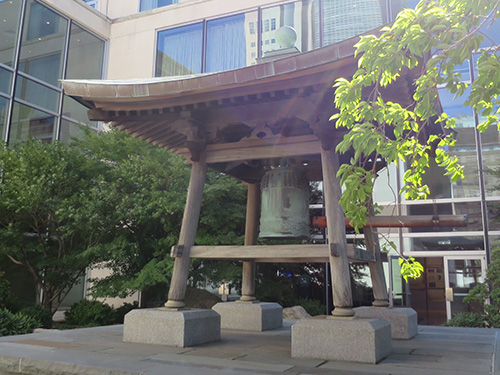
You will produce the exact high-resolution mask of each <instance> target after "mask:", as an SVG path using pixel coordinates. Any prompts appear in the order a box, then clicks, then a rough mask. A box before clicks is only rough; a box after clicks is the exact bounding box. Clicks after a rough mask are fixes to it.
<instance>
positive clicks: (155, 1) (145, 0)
mask: <svg viewBox="0 0 500 375" xmlns="http://www.w3.org/2000/svg"><path fill="white" fill-rule="evenodd" d="M172 4H177V0H141V4H140V7H139V11H140V12H144V11H145V10H150V9H155V8H160V7H164V6H167V5H172Z"/></svg>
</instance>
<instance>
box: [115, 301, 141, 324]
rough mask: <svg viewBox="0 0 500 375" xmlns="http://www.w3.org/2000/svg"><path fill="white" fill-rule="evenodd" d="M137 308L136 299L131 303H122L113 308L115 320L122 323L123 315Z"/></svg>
mask: <svg viewBox="0 0 500 375" xmlns="http://www.w3.org/2000/svg"><path fill="white" fill-rule="evenodd" d="M138 308H139V303H138V302H137V301H134V302H133V303H124V304H123V305H121V306H120V307H118V308H117V309H115V322H116V323H118V324H123V320H124V319H125V315H127V314H128V313H129V312H130V311H132V310H135V309H138Z"/></svg>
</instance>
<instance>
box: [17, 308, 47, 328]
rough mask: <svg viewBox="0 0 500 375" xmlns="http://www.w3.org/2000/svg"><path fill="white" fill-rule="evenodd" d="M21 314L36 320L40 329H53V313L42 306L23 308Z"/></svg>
mask: <svg viewBox="0 0 500 375" xmlns="http://www.w3.org/2000/svg"><path fill="white" fill-rule="evenodd" d="M20 313H22V314H24V315H26V316H29V317H32V318H33V319H35V320H36V321H37V322H38V323H39V324H38V326H39V327H42V328H52V313H51V312H50V311H48V310H46V309H44V308H43V306H41V305H34V306H28V307H23V308H22V309H21V310H20Z"/></svg>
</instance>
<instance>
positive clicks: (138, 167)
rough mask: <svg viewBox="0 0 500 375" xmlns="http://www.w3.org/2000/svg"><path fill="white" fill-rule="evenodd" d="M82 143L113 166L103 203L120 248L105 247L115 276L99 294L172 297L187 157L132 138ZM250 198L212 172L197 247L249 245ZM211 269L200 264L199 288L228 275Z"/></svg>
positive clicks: (114, 135)
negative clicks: (162, 292)
mask: <svg viewBox="0 0 500 375" xmlns="http://www.w3.org/2000/svg"><path fill="white" fill-rule="evenodd" d="M77 144H78V145H79V147H80V148H83V149H84V152H85V154H86V155H88V157H92V156H94V157H96V158H99V159H100V160H101V161H104V162H105V164H106V165H107V166H108V168H107V171H106V181H107V183H106V186H104V187H103V191H105V193H103V194H102V195H101V202H100V204H101V205H102V206H103V207H104V208H103V209H102V211H103V212H107V215H108V220H109V221H110V222H111V223H115V224H114V230H113V239H112V241H110V242H109V243H105V244H103V245H102V246H101V247H100V252H101V254H102V257H103V258H104V259H106V260H107V261H106V262H105V263H103V266H105V267H109V268H110V269H111V270H112V271H113V273H112V274H111V275H110V276H109V277H107V278H104V279H100V280H94V281H95V284H94V286H93V289H92V293H93V295H94V296H96V297H106V296H112V297H115V296H120V297H124V296H126V295H127V294H130V293H131V292H132V291H134V290H141V291H147V290H148V289H151V288H154V286H155V285H162V286H163V287H164V288H165V289H166V290H168V285H169V282H170V274H171V272H172V269H173V259H172V258H170V256H169V253H170V248H171V247H172V246H173V245H176V244H177V241H178V236H179V231H180V224H181V221H182V215H183V212H184V204H185V200H186V193H187V186H188V182H189V170H190V169H189V166H187V165H185V163H184V159H183V158H181V157H180V156H178V155H176V154H173V153H171V152H169V151H166V150H163V149H160V148H158V147H153V146H151V145H148V144H146V143H144V142H143V141H141V140H139V139H135V138H132V137H130V136H128V135H126V134H125V133H124V132H118V131H112V132H108V133H101V134H97V135H94V134H89V135H87V137H86V139H84V140H81V141H77ZM245 193H246V188H245V187H244V186H242V185H241V183H239V182H238V181H236V180H235V179H233V178H230V177H228V176H226V175H223V174H220V173H218V172H215V171H211V170H209V171H208V173H207V179H206V185H205V189H204V197H203V201H202V208H201V216H200V224H199V229H198V232H197V238H196V243H197V244H200V245H205V244H210V245H231V244H241V243H243V240H242V238H243V237H242V236H243V234H244V215H245V205H244V202H245V196H246V194H245ZM116 223H118V224H116ZM209 263H210V262H200V261H195V262H193V267H194V268H195V269H196V270H197V272H196V273H195V278H196V280H195V281H199V280H201V279H205V278H206V277H208V279H211V278H212V279H213V278H214V277H215V278H218V277H224V276H223V273H222V271H223V270H221V271H220V272H218V273H217V274H213V273H212V271H213V269H214V267H210V265H209ZM231 272H232V273H234V270H233V271H231ZM225 277H229V276H228V275H226V276H225Z"/></svg>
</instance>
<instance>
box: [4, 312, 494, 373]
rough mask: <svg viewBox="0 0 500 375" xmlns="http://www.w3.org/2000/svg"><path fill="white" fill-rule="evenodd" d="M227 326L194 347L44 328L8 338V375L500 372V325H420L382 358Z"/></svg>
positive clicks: (115, 332) (111, 330)
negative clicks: (374, 360) (297, 348)
mask: <svg viewBox="0 0 500 375" xmlns="http://www.w3.org/2000/svg"><path fill="white" fill-rule="evenodd" d="M293 323H294V321H292V320H285V321H284V327H283V328H281V329H277V330H273V331H265V332H256V333H252V332H242V331H229V330H222V334H221V336H222V340H221V341H220V342H217V343H213V344H207V345H202V346H197V347H193V348H175V347H166V346H159V345H147V344H133V343H124V342H122V333H123V326H108V327H96V328H84V329H75V330H67V331H43V332H39V333H34V334H30V335H21V336H9V337H1V338H0V375H12V374H37V375H49V374H50V375H62V374H65V375H66V374H71V375H72V374H75V375H76V374H79V375H80V374H82V375H83V374H85V375H138V374H144V375H160V374H161V375H164V374H175V375H184V374H189V375H216V374H241V375H264V374H266V375H277V374H292V375H296V374H304V375H306V374H307V375H315V374H318V375H319V374H334V375H336V374H346V375H361V374H391V375H400V374H401V375H403V374H404V375H408V374H412V375H419V374H425V375H451V374H454V375H462V374H474V375H486V374H500V363H499V362H500V347H499V345H498V343H499V340H500V336H499V332H500V331H499V330H495V329H481V328H448V327H434V326H420V327H419V334H418V336H417V337H415V338H414V339H412V340H393V350H392V353H391V354H390V355H389V356H388V357H387V358H386V359H384V360H382V361H381V362H380V363H379V364H377V365H366V364H357V363H348V362H333V361H322V360H314V359H296V358H291V357H290V341H291V337H290V327H291V325H292V324H293Z"/></svg>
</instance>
